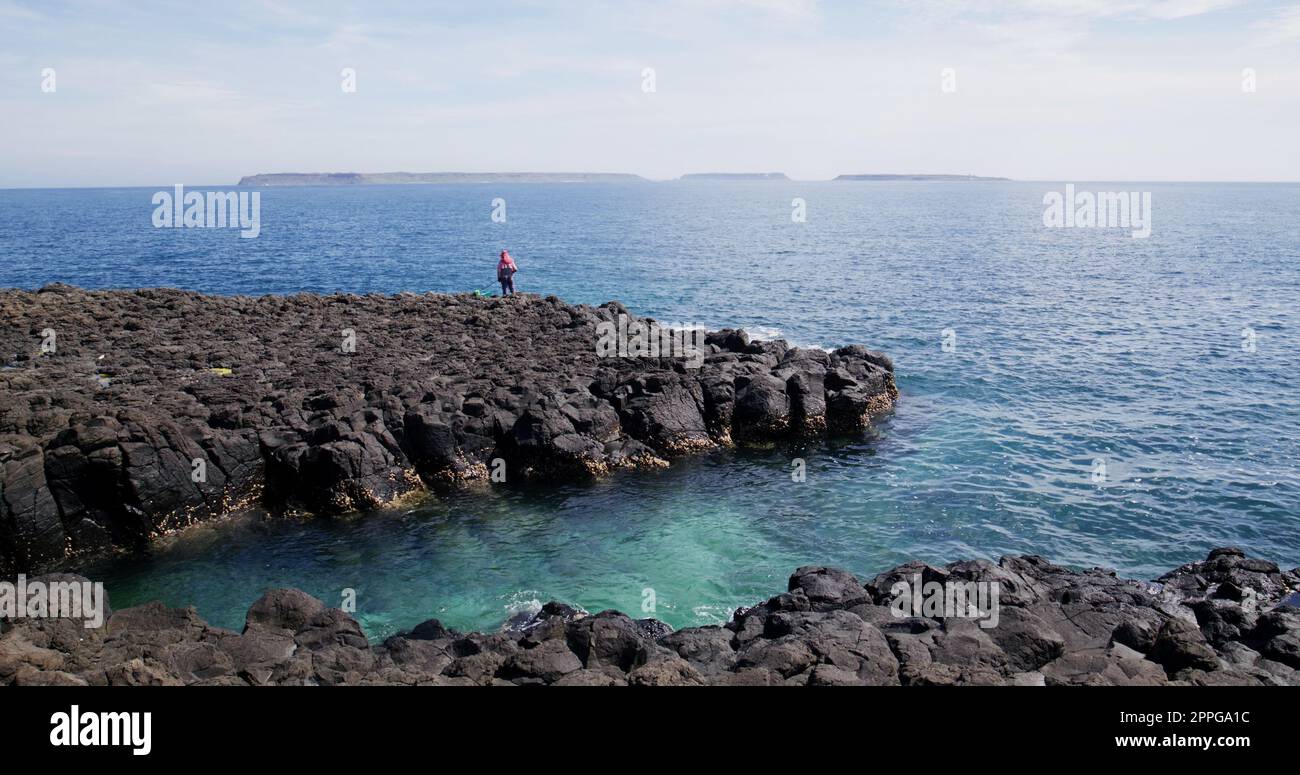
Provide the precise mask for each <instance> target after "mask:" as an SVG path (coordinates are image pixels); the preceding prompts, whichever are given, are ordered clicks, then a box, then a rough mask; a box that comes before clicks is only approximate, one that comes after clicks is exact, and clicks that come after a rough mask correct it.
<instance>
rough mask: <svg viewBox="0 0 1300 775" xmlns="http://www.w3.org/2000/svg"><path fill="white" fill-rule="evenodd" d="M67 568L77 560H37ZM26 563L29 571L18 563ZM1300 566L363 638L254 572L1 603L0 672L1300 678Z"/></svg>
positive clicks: (1224, 565)
mask: <svg viewBox="0 0 1300 775" xmlns="http://www.w3.org/2000/svg"><path fill="white" fill-rule="evenodd" d="M914 579H921V580H923V581H924V582H926V583H930V582H934V583H937V584H940V585H952V584H956V583H969V582H975V583H988V584H996V585H997V588H998V589H999V590H1000V592H999V596H998V600H999V604H998V609H997V617H996V622H995V624H994V625H993V626H991V627H988V628H985V627H982V626H981V624H980V623H978V622H977V621H975V620H973V619H971V618H967V617H964V616H953V615H950V616H946V617H945V616H933V615H924V614H923V615H905V614H907V613H908V611H896V610H895V609H896V606H895V605H894V601H895V599H896V596H895V589H896V587H895V585H896V584H898V583H899V582H904V583H906V582H908V581H909V580H914ZM54 580H64V581H74V580H80V579H79V577H74V576H50V577H46V578H44V579H42V581H45V582H49V581H54ZM33 581H36V579H33ZM1298 587H1300V569H1295V570H1290V571H1285V572H1284V571H1281V570H1280V569H1279V568H1278V567H1277V565H1275V564H1274V563H1271V562H1267V561H1264V560H1258V559H1252V558H1249V557H1247V556H1245V554H1244V553H1243V552H1241V551H1240V550H1237V549H1231V548H1224V549H1215V550H1214V551H1212V552H1210V554H1209V556H1208V557H1207V558H1206V559H1205V560H1204V561H1203V562H1196V563H1189V564H1187V565H1184V566H1182V567H1180V568H1178V569H1176V570H1174V571H1171V572H1170V573H1167V574H1165V575H1164V576H1162V577H1161V578H1160V579H1158V580H1157V581H1156V582H1151V583H1144V582H1137V581H1127V580H1123V579H1120V578H1118V577H1117V576H1116V575H1115V574H1114V573H1113V572H1110V571H1105V570H1100V569H1093V570H1087V571H1074V570H1069V569H1066V568H1062V567H1058V566H1055V565H1052V564H1050V563H1049V562H1048V561H1047V560H1045V559H1043V558H1041V557H1035V556H1022V557H1003V558H1002V559H1001V560H1000V561H999V562H998V563H996V564H995V563H991V562H988V561H984V560H978V561H965V562H955V563H952V564H950V565H947V566H944V567H942V568H939V567H932V566H928V565H924V564H922V563H915V562H914V563H909V564H906V565H902V566H899V567H897V568H894V569H892V570H889V571H886V572H885V573H882V574H879V575H877V576H876V577H874V578H873V579H871V580H869V581H867V582H866V583H865V584H864V583H862V582H861V581H860V580H859V579H858V578H856V577H855V576H853V575H852V574H850V573H848V572H846V571H842V570H835V569H832V568H824V567H813V566H809V567H804V568H800V569H798V570H797V571H795V573H794V575H792V576H791V577H790V581H789V585H788V591H787V592H785V593H783V594H780V595H777V596H775V597H773V598H771V599H770V600H768V601H767V602H764V603H761V604H759V605H756V606H754V607H752V608H745V609H740V610H738V611H736V613H735V615H734V616H733V617H732V619H731V620H730V621H729V622H728V623H726V624H725V625H723V626H708V627H691V628H686V629H683V630H679V631H676V632H674V631H673V630H672V629H671V628H670V627H668V625H666V624H664V623H662V622H659V621H656V620H653V619H639V620H637V619H632V618H630V617H628V616H626V615H624V614H622V613H619V612H616V611H604V612H601V613H597V614H587V613H586V612H583V611H581V610H579V609H575V608H572V607H570V606H567V605H563V604H560V603H548V604H546V605H545V606H543V608H542V610H541V611H540V612H538V613H537V614H535V615H533V616H532V617H531V618H528V619H527V620H526V621H521V622H520V621H513V622H509V623H507V625H506V626H505V627H503V629H502V630H501V631H499V632H495V633H468V634H462V633H457V632H455V631H453V630H450V629H448V628H446V627H444V626H443V625H442V623H440V622H439V621H437V620H436V619H431V620H429V621H426V622H423V623H421V624H419V625H417V626H416V627H414V628H413V629H412V630H411V631H409V632H405V633H402V634H399V635H394V636H393V637H390V638H388V639H387V640H385V641H384V642H383V643H380V644H371V643H370V642H369V641H368V640H367V638H366V636H365V634H364V633H363V632H362V630H361V627H360V625H359V624H358V623H357V621H356V620H355V619H354V618H353V617H352V616H350V615H349V614H347V613H345V612H343V611H342V610H339V609H331V608H327V607H326V606H325V604H324V603H322V602H321V601H319V600H317V599H315V598H313V597H311V596H309V595H307V594H305V593H303V592H300V591H298V590H293V589H279V590H271V591H269V592H267V593H266V594H264V595H263V596H262V597H261V598H260V599H259V600H257V602H255V603H254V604H253V605H252V607H251V608H250V609H249V611H248V615H247V619H246V623H245V626H244V629H243V631H242V632H238V633H237V632H233V631H230V630H223V629H219V628H215V627H211V626H209V625H208V624H207V623H206V622H204V621H203V620H202V619H201V618H200V617H199V616H198V614H197V612H196V611H195V610H194V609H193V608H185V609H168V608H166V607H165V606H163V605H162V604H161V603H149V604H146V605H142V606H137V607H134V608H128V609H124V610H121V611H116V612H112V613H111V615H108V616H107V620H106V622H105V623H104V625H103V626H102V627H99V628H94V629H86V628H85V627H84V626H83V622H82V621H80V620H75V619H26V618H21V619H16V620H13V621H9V622H7V623H0V626H3V628H4V631H3V633H0V685H7V684H9V685H55V684H61V685H84V684H90V685H195V684H204V685H241V686H242V685H267V684H279V685H290V684H292V685H303V684H307V685H342V684H348V685H353V684H400V685H479V686H504V685H514V686H519V685H555V686H613V685H643V686H655V685H706V684H708V685H801V686H803V685H807V686H824V685H899V684H902V685H906V686H924V685H1030V686H1033V685H1169V684H1184V685H1188V684H1190V685H1226V684H1233V685H1237V684H1245V685H1292V686H1294V685H1300V594H1298V593H1297V592H1296V589H1297V588H1298Z"/></svg>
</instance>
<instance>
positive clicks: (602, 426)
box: [0, 285, 897, 680]
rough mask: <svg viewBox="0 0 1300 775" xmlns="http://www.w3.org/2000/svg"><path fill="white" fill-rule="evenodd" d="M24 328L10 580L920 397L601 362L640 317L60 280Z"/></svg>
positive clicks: (11, 484)
mask: <svg viewBox="0 0 1300 775" xmlns="http://www.w3.org/2000/svg"><path fill="white" fill-rule="evenodd" d="M0 313H2V314H0V317H2V318H3V321H4V322H3V326H0V353H5V354H6V355H5V357H4V358H3V359H0V360H2V361H3V362H4V364H5V365H4V368H3V369H0V574H11V573H16V572H25V571H31V570H33V569H37V568H40V567H42V566H44V565H48V564H51V563H54V562H57V561H59V560H61V559H63V558H65V557H66V556H68V555H69V554H75V553H83V552H93V551H97V550H102V549H105V548H109V547H113V546H127V547H130V546H137V545H140V544H142V543H143V542H146V541H149V540H150V539H151V538H153V537H155V536H158V535H160V534H163V533H166V532H169V531H172V530H176V529H178V528H183V527H185V526H187V525H190V524H193V523H195V522H199V521H202V520H205V519H210V518H213V517H216V516H220V515H222V514H225V513H227V512H229V511H231V510H234V509H237V508H240V507H241V506H244V505H248V504H252V503H261V504H263V505H265V506H267V507H269V508H272V509H296V510H305V511H310V512H339V511H351V510H357V509H366V508H371V507H374V506H376V505H379V504H382V503H386V502H389V501H392V500H394V499H396V498H399V497H402V496H403V495H405V494H407V493H410V492H413V491H415V490H418V489H420V488H421V487H422V486H423V485H425V484H436V485H439V486H445V485H447V484H450V483H455V482H463V481H467V480H489V481H493V482H496V481H500V479H499V478H498V477H496V476H494V474H495V473H496V472H497V471H501V472H504V473H506V474H507V477H515V476H519V477H521V478H523V479H538V478H554V477H579V478H589V477H594V476H600V475H602V474H605V473H607V472H608V471H610V470H612V469H616V468H622V467H635V466H645V467H658V466H663V465H666V464H667V462H668V461H669V460H671V459H672V458H673V457H675V456H678V455H684V454H688V453H692V452H697V451H701V450H708V449H711V448H714V447H717V446H719V445H725V444H730V443H732V439H733V437H734V438H735V439H736V440H739V441H754V442H770V441H772V440H773V439H776V438H781V437H787V436H789V437H799V436H805V435H808V434H814V433H823V432H826V430H827V429H828V428H830V429H834V430H837V431H854V430H859V429H861V428H862V426H863V425H864V424H865V423H866V422H867V421H868V419H869V417H870V416H871V414H872V413H874V412H881V411H885V410H887V409H888V408H889V407H890V406H891V405H892V404H893V401H894V399H895V397H896V396H897V390H896V389H895V387H894V379H893V366H892V364H891V363H890V361H889V360H888V359H887V358H885V357H884V356H883V355H880V354H879V353H875V352H872V351H870V350H867V349H865V348H863V347H857V346H855V347H846V348H843V349H840V350H837V351H835V352H833V353H825V352H820V351H805V350H800V349H798V348H791V347H789V346H788V345H786V343H785V342H781V341H777V342H757V341H750V339H749V337H748V336H747V335H746V334H745V333H744V332H743V331H733V330H723V331H717V332H712V333H707V334H705V336H704V338H703V342H702V343H701V345H700V346H701V348H702V350H701V353H700V355H702V356H703V357H702V359H696V358H693V357H690V353H678V352H674V353H672V355H673V356H675V357H654V358H648V357H647V358H642V357H627V358H618V357H599V356H598V354H597V352H598V351H597V341H598V335H597V326H598V325H599V324H602V323H606V324H608V323H612V322H614V321H615V320H616V319H617V317H618V316H619V315H622V314H627V310H626V309H625V308H624V307H623V306H622V305H621V304H618V303H617V302H611V303H608V304H605V305H602V306H601V307H595V308H593V307H588V306H570V305H567V304H564V303H563V302H561V301H560V300H558V299H555V298H554V297H550V298H546V299H541V298H538V297H536V296H532V295H526V294H525V295H518V296H512V297H509V298H504V299H500V298H476V297H472V296H466V295H461V296H445V295H434V294H427V295H423V296H420V295H416V294H410V293H406V294H399V295H397V296H381V295H374V294H371V295H365V296H356V295H338V296H316V295H312V294H299V295H296V296H288V297H281V296H261V297H243V296H234V297H219V296H203V295H200V294H195V293H188V292H183V291H177V290H170V289H146V290H140V291H96V292H88V291H83V290H79V289H76V288H71V287H68V286H62V285H53V286H48V287H46V288H43V289H41V290H40V291H38V292H35V293H32V292H26V291H15V290H8V291H0ZM631 319H632V320H635V318H631ZM692 366H696V367H697V368H692ZM668 672H669V673H671V672H672V671H671V670H669V671H668ZM665 675H667V673H665ZM647 680H649V679H647ZM655 680H659V679H658V678H656V679H655Z"/></svg>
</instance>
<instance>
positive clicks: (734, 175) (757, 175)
mask: <svg viewBox="0 0 1300 775" xmlns="http://www.w3.org/2000/svg"><path fill="white" fill-rule="evenodd" d="M789 179H790V178H788V177H787V176H786V174H785V173H784V172H692V173H691V174H689V175H682V177H681V180H789Z"/></svg>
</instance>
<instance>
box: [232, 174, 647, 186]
mask: <svg viewBox="0 0 1300 775" xmlns="http://www.w3.org/2000/svg"><path fill="white" fill-rule="evenodd" d="M637 181H641V182H648V181H646V179H645V178H643V177H641V176H640V175H631V174H628V173H622V172H273V173H265V174H260V175H246V176H244V177H242V178H240V179H239V185H241V186H365V185H383V184H394V183H399V184H400V183H627V182H637Z"/></svg>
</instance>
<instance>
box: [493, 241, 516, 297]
mask: <svg viewBox="0 0 1300 775" xmlns="http://www.w3.org/2000/svg"><path fill="white" fill-rule="evenodd" d="M518 271H519V267H517V266H515V260H514V259H513V258H511V257H510V251H508V250H503V251H501V260H500V261H498V262H497V282H499V283H501V295H502V296H509V295H510V294H512V293H514V292H515V272H518Z"/></svg>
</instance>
